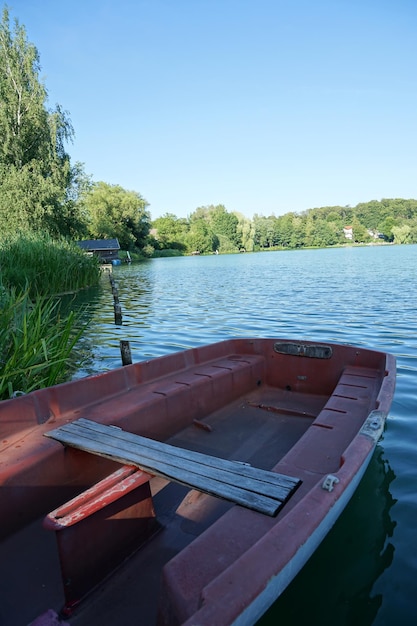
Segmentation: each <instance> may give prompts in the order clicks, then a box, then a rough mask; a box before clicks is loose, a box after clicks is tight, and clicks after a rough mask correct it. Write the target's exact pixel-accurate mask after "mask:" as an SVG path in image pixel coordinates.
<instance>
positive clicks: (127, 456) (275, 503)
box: [45, 418, 301, 516]
mask: <svg viewBox="0 0 417 626" xmlns="http://www.w3.org/2000/svg"><path fill="white" fill-rule="evenodd" d="M45 435H46V436H47V437H51V438H53V439H55V440H57V441H60V442H61V443H63V444H64V445H67V446H72V447H75V448H78V449H80V450H84V451H86V452H89V453H92V454H97V455H99V456H103V457H105V458H108V459H111V460H114V461H118V462H120V463H122V464H128V465H134V466H136V467H139V468H140V469H141V470H143V471H145V472H148V473H149V474H152V475H158V476H162V477H164V478H167V479H169V480H172V481H174V482H178V483H180V484H183V485H186V486H188V487H190V488H192V489H197V490H199V491H202V492H204V493H209V494H211V495H214V496H217V497H220V498H224V499H226V500H230V501H232V502H235V503H236V504H239V505H241V506H245V507H247V508H250V509H253V510H255V511H258V512H261V513H264V514H266V515H271V516H274V515H276V514H277V513H278V511H279V510H280V508H281V507H282V506H283V504H284V503H285V502H286V500H287V499H288V498H289V497H290V496H291V494H292V493H293V492H294V490H295V489H296V488H297V487H298V486H299V484H300V482H301V481H300V480H299V479H298V478H293V477H290V476H284V475H282V474H278V473H276V472H270V471H265V470H261V469H258V468H255V467H252V466H250V465H247V464H245V463H242V462H240V461H229V460H226V459H221V458H217V457H213V456H208V455H206V454H201V453H198V452H193V451H191V450H186V449H184V448H178V447H176V446H172V445H169V444H166V443H161V442H159V441H155V440H153V439H148V438H146V437H141V436H139V435H135V434H132V433H128V432H125V431H123V430H122V429H120V428H118V427H117V426H107V425H103V424H99V423H97V422H93V421H91V420H87V419H84V418H80V419H78V420H76V421H74V422H70V423H69V424H66V425H64V426H61V427H60V428H57V429H55V430H52V431H49V432H47V433H45Z"/></svg>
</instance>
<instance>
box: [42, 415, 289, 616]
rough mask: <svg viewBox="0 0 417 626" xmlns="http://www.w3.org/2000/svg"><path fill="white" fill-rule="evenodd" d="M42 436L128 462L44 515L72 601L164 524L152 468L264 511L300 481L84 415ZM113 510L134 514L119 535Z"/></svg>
mask: <svg viewBox="0 0 417 626" xmlns="http://www.w3.org/2000/svg"><path fill="white" fill-rule="evenodd" d="M45 436H47V437H50V438H52V439H55V440H57V441H59V442H61V443H63V444H64V445H67V446H71V447H75V448H78V449H81V450H84V451H86V452H89V453H92V454H96V455H99V456H103V457H105V458H108V459H111V460H114V461H118V462H120V463H124V464H125V465H124V467H122V468H121V469H119V470H117V471H116V472H114V473H113V474H112V475H111V476H109V477H107V478H105V479H104V480H102V481H100V482H99V483H98V484H97V485H94V486H93V487H91V488H90V489H88V490H87V491H85V492H83V493H82V494H80V495H78V496H77V497H76V498H74V499H73V500H71V501H70V502H68V503H66V504H64V505H62V506H60V507H59V508H58V509H56V510H55V511H53V512H52V513H50V514H49V515H48V516H47V517H46V519H45V521H44V526H45V527H46V528H48V529H50V530H54V531H56V536H57V542H58V551H59V556H60V562H61V573H62V577H63V582H64V590H65V598H66V602H67V606H70V605H71V604H73V603H76V602H77V601H78V600H79V599H80V598H81V597H82V596H83V595H85V594H86V593H87V592H88V591H90V590H91V588H92V587H94V586H95V585H96V584H97V583H98V582H99V581H100V580H101V579H102V578H103V577H104V576H106V575H107V574H108V573H109V572H111V571H112V570H113V569H114V568H115V567H116V566H117V565H118V564H119V563H120V562H121V561H123V560H124V558H126V557H127V556H128V554H130V553H131V552H133V551H134V550H135V549H137V548H138V547H139V546H140V545H141V544H142V543H143V542H144V541H146V540H147V539H148V538H149V537H150V536H152V534H153V533H154V532H156V531H157V530H158V529H159V524H158V522H157V520H156V517H155V512H154V508H153V504H152V496H151V491H150V486H149V480H150V478H152V476H154V475H158V476H162V477H164V478H167V479H169V480H172V481H175V482H178V483H180V484H183V485H186V486H188V487H190V488H192V489H197V490H199V491H202V492H204V493H209V494H211V495H215V496H218V497H220V498H224V499H227V500H230V501H232V502H235V503H237V504H240V505H241V506H245V507H248V508H251V509H254V510H256V511H259V512H261V513H264V514H266V515H276V514H277V512H278V511H279V509H280V508H281V507H282V506H283V504H284V503H285V502H286V500H287V499H288V498H289V497H290V496H291V495H292V493H293V492H294V490H295V489H296V488H297V487H298V485H299V484H300V480H299V479H297V478H292V477H289V476H284V475H281V474H277V473H275V472H270V471H265V470H261V469H258V468H255V467H252V466H250V465H247V464H245V463H241V462H239V461H228V460H226V459H220V458H217V457H212V456H208V455H205V454H201V453H197V452H193V451H190V450H186V449H183V448H178V447H176V446H172V445H169V444H165V443H161V442H159V441H154V440H152V439H147V438H145V437H140V436H139V435H134V434H132V433H128V432H125V431H123V430H122V429H120V428H118V427H116V426H106V425H103V424H98V423H96V422H92V421H91V420H87V419H83V418H81V419H78V420H76V421H74V422H71V423H69V424H66V425H64V426H61V427H60V428H57V429H55V430H52V431H49V432H48V433H45ZM116 518H117V519H119V520H120V519H127V520H129V524H125V525H124V527H125V528H126V533H125V534H123V535H122V536H121V535H120V533H119V532H118V533H113V532H112V529H113V524H112V520H114V519H116ZM119 527H120V525H119V526H118V528H119Z"/></svg>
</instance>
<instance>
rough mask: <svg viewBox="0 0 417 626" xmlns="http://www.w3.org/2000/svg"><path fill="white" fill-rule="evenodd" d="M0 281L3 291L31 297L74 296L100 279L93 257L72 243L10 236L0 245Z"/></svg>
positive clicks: (31, 236) (40, 236)
mask: <svg viewBox="0 0 417 626" xmlns="http://www.w3.org/2000/svg"><path fill="white" fill-rule="evenodd" d="M0 268H1V270H0V278H1V282H2V284H3V286H4V287H7V288H8V289H13V288H15V289H16V290H18V291H19V292H24V291H26V290H27V289H28V290H29V294H30V296H31V297H33V298H35V297H37V296H39V295H41V296H45V295H53V294H59V293H67V292H74V291H77V290H79V289H81V288H83V287H86V286H87V285H95V284H97V283H98V281H99V279H100V268H99V265H98V262H97V259H96V258H95V257H89V256H87V255H86V254H85V253H84V252H83V251H82V250H81V249H80V248H79V247H78V246H77V245H76V244H75V243H69V242H67V241H65V240H59V241H58V240H53V239H52V238H51V237H50V236H49V235H47V234H43V235H41V234H24V235H16V236H10V237H9V238H7V239H6V240H4V241H3V242H1V243H0Z"/></svg>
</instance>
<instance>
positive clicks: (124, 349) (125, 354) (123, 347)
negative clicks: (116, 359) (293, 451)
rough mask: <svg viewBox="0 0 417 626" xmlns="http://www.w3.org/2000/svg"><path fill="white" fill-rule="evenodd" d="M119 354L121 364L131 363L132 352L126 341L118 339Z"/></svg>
mask: <svg viewBox="0 0 417 626" xmlns="http://www.w3.org/2000/svg"><path fill="white" fill-rule="evenodd" d="M120 354H121V356H122V365H132V353H131V351H130V344H129V342H128V341H123V339H122V340H121V341H120Z"/></svg>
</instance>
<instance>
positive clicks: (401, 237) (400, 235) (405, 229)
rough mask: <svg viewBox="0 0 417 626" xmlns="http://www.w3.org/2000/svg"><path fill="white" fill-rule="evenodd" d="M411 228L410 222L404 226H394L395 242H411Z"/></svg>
mask: <svg viewBox="0 0 417 626" xmlns="http://www.w3.org/2000/svg"><path fill="white" fill-rule="evenodd" d="M410 233H411V228H410V227H409V226H408V224H403V225H402V226H393V227H392V234H393V235H394V243H409V237H410Z"/></svg>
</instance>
